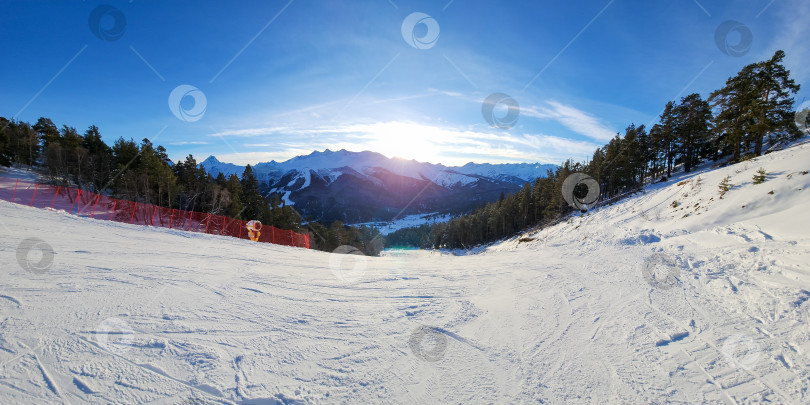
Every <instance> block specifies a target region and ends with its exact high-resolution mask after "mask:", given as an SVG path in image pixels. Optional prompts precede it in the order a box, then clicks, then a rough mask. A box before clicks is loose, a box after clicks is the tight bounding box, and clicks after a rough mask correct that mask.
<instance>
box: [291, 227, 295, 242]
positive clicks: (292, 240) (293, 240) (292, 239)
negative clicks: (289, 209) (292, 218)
mask: <svg viewBox="0 0 810 405" xmlns="http://www.w3.org/2000/svg"><path fill="white" fill-rule="evenodd" d="M290 246H295V238H293V231H292V229H290Z"/></svg>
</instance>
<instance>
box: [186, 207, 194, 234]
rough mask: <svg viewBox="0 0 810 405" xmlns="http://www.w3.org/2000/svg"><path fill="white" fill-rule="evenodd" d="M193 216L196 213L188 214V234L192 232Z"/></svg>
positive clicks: (190, 212)
mask: <svg viewBox="0 0 810 405" xmlns="http://www.w3.org/2000/svg"><path fill="white" fill-rule="evenodd" d="M192 215H194V211H189V212H188V228H186V231H187V232H188V231H190V230H191V216H192Z"/></svg>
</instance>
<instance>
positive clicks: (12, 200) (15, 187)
mask: <svg viewBox="0 0 810 405" xmlns="http://www.w3.org/2000/svg"><path fill="white" fill-rule="evenodd" d="M19 182H20V179H15V180H14V192H13V193H11V202H14V198H15V197H17V183H19Z"/></svg>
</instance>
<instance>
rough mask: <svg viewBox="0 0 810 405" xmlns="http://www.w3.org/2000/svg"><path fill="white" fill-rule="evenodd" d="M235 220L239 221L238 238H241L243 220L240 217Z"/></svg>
mask: <svg viewBox="0 0 810 405" xmlns="http://www.w3.org/2000/svg"><path fill="white" fill-rule="evenodd" d="M237 221H238V222H239V239H242V225H243V224H242V222H244V221H242V220H241V219H237Z"/></svg>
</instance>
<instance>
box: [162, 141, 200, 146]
mask: <svg viewBox="0 0 810 405" xmlns="http://www.w3.org/2000/svg"><path fill="white" fill-rule="evenodd" d="M169 145H178V146H181V145H208V142H205V141H180V142H170V143H169Z"/></svg>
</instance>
